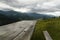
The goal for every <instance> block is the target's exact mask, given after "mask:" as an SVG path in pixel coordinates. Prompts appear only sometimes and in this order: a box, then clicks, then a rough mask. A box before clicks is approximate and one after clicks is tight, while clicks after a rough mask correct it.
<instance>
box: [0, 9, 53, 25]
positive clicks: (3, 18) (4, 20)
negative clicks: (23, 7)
mask: <svg viewBox="0 0 60 40" xmlns="http://www.w3.org/2000/svg"><path fill="white" fill-rule="evenodd" d="M51 17H53V16H51V15H50V16H48V15H44V14H37V13H21V12H16V11H13V10H10V11H2V10H0V25H5V24H9V23H13V22H17V21H21V20H37V19H40V18H42V19H44V18H45V19H46V18H51Z"/></svg>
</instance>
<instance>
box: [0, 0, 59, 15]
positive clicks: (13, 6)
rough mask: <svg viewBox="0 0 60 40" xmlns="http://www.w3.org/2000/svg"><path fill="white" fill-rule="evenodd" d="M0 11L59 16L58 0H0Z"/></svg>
mask: <svg viewBox="0 0 60 40" xmlns="http://www.w3.org/2000/svg"><path fill="white" fill-rule="evenodd" d="M0 10H6V11H8V10H14V11H18V12H36V13H40V14H47V15H55V16H60V0H0Z"/></svg>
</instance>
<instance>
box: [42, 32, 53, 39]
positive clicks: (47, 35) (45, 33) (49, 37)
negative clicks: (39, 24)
mask: <svg viewBox="0 0 60 40" xmlns="http://www.w3.org/2000/svg"><path fill="white" fill-rule="evenodd" d="M43 34H44V36H45V39H46V40H53V39H52V38H51V36H50V35H49V33H48V32H47V31H43Z"/></svg>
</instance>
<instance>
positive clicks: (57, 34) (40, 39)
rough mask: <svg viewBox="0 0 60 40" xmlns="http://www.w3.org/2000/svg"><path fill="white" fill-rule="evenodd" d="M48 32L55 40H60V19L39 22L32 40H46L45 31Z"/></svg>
mask: <svg viewBox="0 0 60 40" xmlns="http://www.w3.org/2000/svg"><path fill="white" fill-rule="evenodd" d="M45 30H47V31H48V32H49V34H50V36H51V37H52V39H53V40H60V18H51V19H46V20H38V21H37V23H36V26H35V30H34V32H33V35H32V37H31V40H45V37H44V35H43V31H45Z"/></svg>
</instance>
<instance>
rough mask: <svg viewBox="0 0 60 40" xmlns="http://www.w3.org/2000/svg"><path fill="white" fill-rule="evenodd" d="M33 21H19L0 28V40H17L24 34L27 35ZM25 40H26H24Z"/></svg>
mask: <svg viewBox="0 0 60 40" xmlns="http://www.w3.org/2000/svg"><path fill="white" fill-rule="evenodd" d="M34 23H35V21H20V22H16V23H12V24H8V25H5V26H0V40H19V39H20V38H21V39H22V37H23V36H24V34H27V35H28V34H29V32H31V31H30V30H32V29H33V27H32V28H30V27H31V26H32V25H33V26H34ZM25 39H26V38H25Z"/></svg>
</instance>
